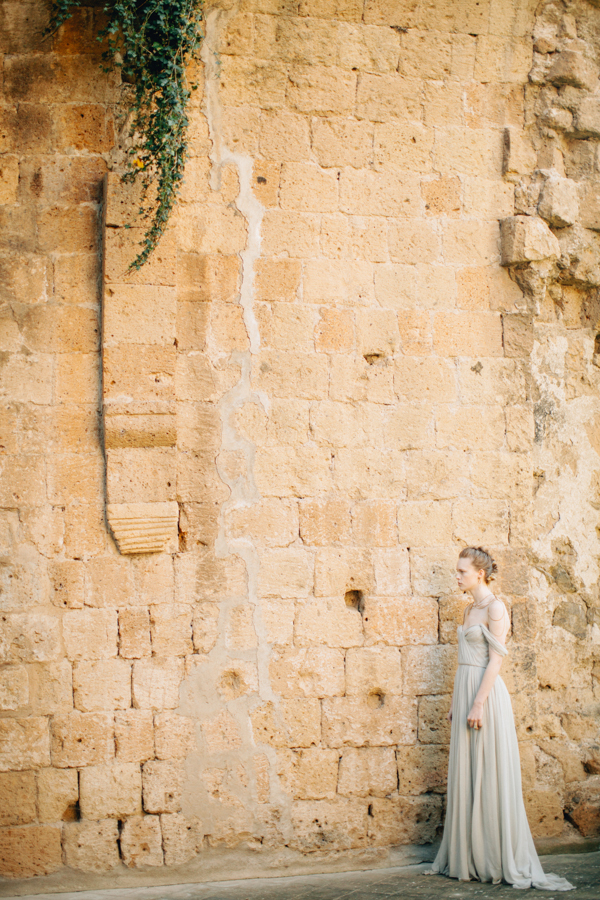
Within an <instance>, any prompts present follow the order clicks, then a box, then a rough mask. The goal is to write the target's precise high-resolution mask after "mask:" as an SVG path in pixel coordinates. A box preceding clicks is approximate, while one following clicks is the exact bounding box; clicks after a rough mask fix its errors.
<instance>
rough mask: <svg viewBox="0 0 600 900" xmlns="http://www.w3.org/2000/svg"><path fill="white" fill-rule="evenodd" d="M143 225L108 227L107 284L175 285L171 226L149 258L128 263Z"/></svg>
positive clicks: (105, 251)
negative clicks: (133, 267) (136, 264)
mask: <svg viewBox="0 0 600 900" xmlns="http://www.w3.org/2000/svg"><path fill="white" fill-rule="evenodd" d="M117 177H118V176H117ZM143 236H144V228H142V227H138V226H135V227H133V228H107V229H105V233H104V238H105V246H104V256H105V279H106V282H107V283H109V284H147V285H153V286H154V285H174V284H175V269H176V253H177V250H176V242H175V233H174V229H168V230H167V232H166V233H165V234H164V235H163V236H162V238H161V240H160V243H159V245H158V246H157V248H156V250H155V252H154V253H152V258H151V259H149V260H148V262H147V263H146V265H144V266H142V268H141V269H140V270H139V271H138V270H132V271H129V265H130V263H131V262H132V261H133V259H134V258H135V256H136V254H137V253H138V245H139V244H140V243H141V242H142V240H143Z"/></svg>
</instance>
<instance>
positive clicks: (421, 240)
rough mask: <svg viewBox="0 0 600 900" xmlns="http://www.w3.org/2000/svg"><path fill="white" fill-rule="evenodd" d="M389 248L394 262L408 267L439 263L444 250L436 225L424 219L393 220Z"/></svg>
mask: <svg viewBox="0 0 600 900" xmlns="http://www.w3.org/2000/svg"><path fill="white" fill-rule="evenodd" d="M389 247H390V258H391V260H392V262H395V263H402V264H404V265H408V266H416V265H418V264H420V263H438V262H439V261H440V255H441V249H442V247H441V239H440V235H439V233H438V231H437V230H436V229H435V228H434V223H433V222H430V221H423V219H392V220H391V222H390V230H389Z"/></svg>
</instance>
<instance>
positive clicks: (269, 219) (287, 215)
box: [262, 209, 319, 260]
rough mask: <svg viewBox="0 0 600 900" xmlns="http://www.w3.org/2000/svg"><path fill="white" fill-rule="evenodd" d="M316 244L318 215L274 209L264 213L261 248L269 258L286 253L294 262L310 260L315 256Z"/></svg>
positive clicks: (317, 241) (317, 238)
mask: <svg viewBox="0 0 600 900" xmlns="http://www.w3.org/2000/svg"><path fill="white" fill-rule="evenodd" d="M318 243H319V216H318V214H316V213H298V212H292V211H290V212H288V211H287V210H275V209H273V210H270V209H269V210H267V211H266V213H265V215H264V218H263V243H262V246H263V248H264V252H265V253H267V254H268V255H269V256H275V255H278V254H280V253H286V252H287V253H288V255H289V256H291V257H292V258H293V259H294V260H296V259H298V260H300V259H306V258H308V259H310V258H311V257H313V256H316V255H317V253H318Z"/></svg>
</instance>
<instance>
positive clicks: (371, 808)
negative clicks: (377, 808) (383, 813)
mask: <svg viewBox="0 0 600 900" xmlns="http://www.w3.org/2000/svg"><path fill="white" fill-rule="evenodd" d="M367 814H368V815H369V816H371V818H372V817H373V804H372V803H369V808H368V810H367Z"/></svg>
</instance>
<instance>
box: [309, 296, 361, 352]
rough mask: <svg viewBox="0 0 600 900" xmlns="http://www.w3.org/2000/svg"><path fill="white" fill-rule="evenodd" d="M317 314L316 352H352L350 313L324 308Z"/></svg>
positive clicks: (348, 311)
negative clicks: (318, 317)
mask: <svg viewBox="0 0 600 900" xmlns="http://www.w3.org/2000/svg"><path fill="white" fill-rule="evenodd" d="M319 314H320V319H319V322H318V324H317V326H316V327H315V348H316V350H317V351H319V352H323V353H331V352H339V351H342V350H352V348H353V347H354V318H353V315H352V312H351V311H350V310H346V309H331V308H328V307H326V306H324V307H322V308H321V309H320V310H319Z"/></svg>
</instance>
